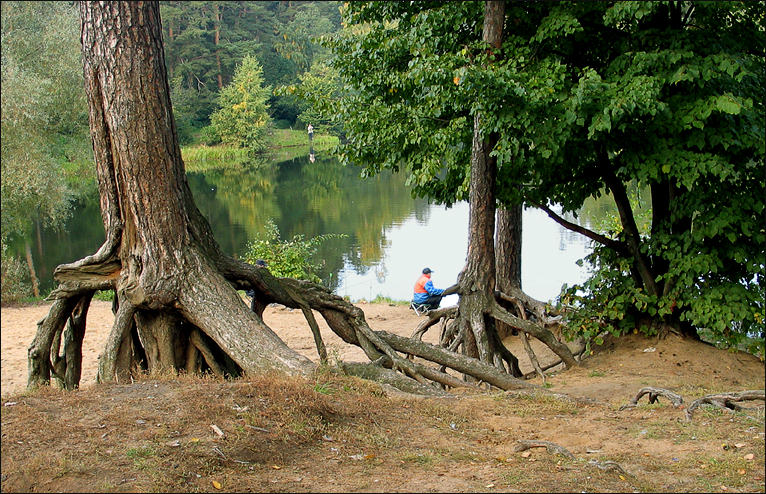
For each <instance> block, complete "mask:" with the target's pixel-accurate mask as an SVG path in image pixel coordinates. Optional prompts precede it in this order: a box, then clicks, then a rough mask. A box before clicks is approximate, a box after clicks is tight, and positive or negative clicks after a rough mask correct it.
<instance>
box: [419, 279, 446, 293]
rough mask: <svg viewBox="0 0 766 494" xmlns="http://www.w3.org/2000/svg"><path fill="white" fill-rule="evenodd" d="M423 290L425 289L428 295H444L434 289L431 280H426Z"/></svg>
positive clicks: (439, 289) (437, 289) (440, 290)
mask: <svg viewBox="0 0 766 494" xmlns="http://www.w3.org/2000/svg"><path fill="white" fill-rule="evenodd" d="M423 288H425V289H426V291H427V292H428V294H429V295H441V294H442V293H444V290H442V289H441V288H436V287H435V286H434V284H433V282H432V281H431V280H428V281H427V282H426V284H425V286H424V287H423Z"/></svg>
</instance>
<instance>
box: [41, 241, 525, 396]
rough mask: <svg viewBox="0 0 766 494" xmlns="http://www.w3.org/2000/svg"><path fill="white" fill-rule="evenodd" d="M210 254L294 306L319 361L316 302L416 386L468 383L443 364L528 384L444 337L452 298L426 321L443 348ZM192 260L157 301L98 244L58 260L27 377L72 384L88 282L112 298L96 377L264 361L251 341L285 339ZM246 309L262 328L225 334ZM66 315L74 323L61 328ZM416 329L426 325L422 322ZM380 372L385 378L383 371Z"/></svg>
mask: <svg viewBox="0 0 766 494" xmlns="http://www.w3.org/2000/svg"><path fill="white" fill-rule="evenodd" d="M218 260H219V262H218V264H217V265H216V268H218V269H220V271H221V272H222V274H224V276H225V278H226V279H227V280H228V281H229V283H231V285H233V288H237V289H242V288H244V289H247V288H252V289H254V290H255V296H256V298H257V299H258V304H257V306H259V307H265V305H267V304H268V303H271V302H277V303H280V304H282V305H285V306H287V307H292V308H300V309H301V310H302V311H303V314H304V316H305V317H306V319H307V321H308V323H309V326H310V327H311V328H312V333H313V334H314V339H315V343H316V344H317V351H318V353H319V356H320V360H322V361H325V362H326V359H327V356H326V350H325V348H324V344H323V342H322V341H321V336H320V335H319V329H318V325H317V323H316V321H315V320H314V316H313V312H312V310H316V311H317V312H319V313H320V314H321V315H322V316H323V317H324V318H325V320H326V321H327V323H328V325H329V326H330V328H331V329H332V330H333V331H334V332H335V333H336V334H337V335H338V336H339V337H341V338H342V339H343V340H344V341H346V342H348V343H351V344H354V345H357V346H359V347H361V348H362V349H363V350H364V352H365V354H366V355H367V356H368V358H370V360H371V361H373V362H377V363H378V364H380V365H378V366H377V367H381V366H382V367H381V368H386V369H392V370H393V371H400V372H401V373H402V374H404V375H405V376H408V377H409V378H411V379H412V380H414V381H416V382H418V383H420V384H421V385H423V386H427V388H423V389H430V388H433V387H434V384H436V385H439V386H441V387H443V388H452V387H459V386H461V387H462V386H475V383H471V382H469V381H465V380H461V379H459V378H458V377H455V376H453V375H450V374H448V373H447V372H446V370H447V369H448V368H449V369H453V370H454V371H456V372H458V373H461V374H464V375H466V376H471V377H472V378H473V379H475V380H478V381H482V382H486V383H488V384H490V385H492V386H495V387H497V388H500V389H503V390H509V389H520V388H528V387H531V386H532V385H531V384H528V383H525V382H523V381H521V380H519V379H517V378H514V377H513V376H511V375H508V374H507V373H506V372H503V371H502V370H501V369H498V368H497V367H496V366H493V365H490V364H487V363H484V362H480V361H478V360H477V359H474V358H471V357H467V356H465V355H461V354H459V353H456V352H455V351H454V350H455V338H450V339H447V338H446V337H447V333H452V334H454V336H455V337H459V336H460V334H461V332H460V331H459V329H458V328H448V327H447V325H446V321H444V320H443V318H445V317H454V314H455V312H456V308H446V309H442V310H440V311H437V313H436V317H432V318H429V321H428V322H427V324H430V325H434V324H436V323H437V322H438V321H439V320H442V339H443V340H444V342H446V341H449V345H450V346H449V348H442V347H439V346H434V345H430V344H427V343H424V342H422V341H419V339H418V338H414V339H410V338H403V337H399V336H397V335H393V334H389V333H386V332H384V331H373V330H372V329H371V328H370V327H369V326H368V324H367V322H366V321H365V318H364V313H363V312H362V310H361V309H359V308H358V307H356V306H354V305H353V304H351V303H349V302H347V301H345V300H344V299H342V298H341V297H338V296H336V295H334V294H332V293H330V292H329V291H328V290H326V289H325V288H324V287H321V286H319V285H316V284H313V283H309V282H305V281H298V280H292V279H277V278H274V277H273V276H272V275H271V274H270V273H269V272H268V270H267V269H262V268H256V267H255V266H251V265H249V264H246V263H243V262H240V261H237V260H234V259H231V258H226V257H225V256H221V257H220V258H218ZM86 261H91V262H86ZM196 266H202V270H201V271H200V270H199V268H198V271H197V272H195V273H190V274H189V278H190V279H193V280H194V284H195V286H194V287H191V286H190V287H189V288H188V289H185V290H182V291H181V292H180V295H181V296H180V297H179V298H178V299H176V300H167V301H163V303H156V302H151V303H148V302H147V299H146V295H145V294H142V292H135V291H134V290H135V288H136V287H135V285H134V283H135V281H133V280H126V279H124V278H121V276H120V273H121V272H122V271H123V270H122V268H121V266H120V265H119V263H115V262H114V257H113V256H110V255H108V253H105V252H104V250H103V249H102V250H100V251H99V253H98V255H95V256H90V257H89V258H85V259H83V260H81V261H78V262H76V263H72V264H69V265H66V266H62V267H60V268H59V269H57V273H58V275H57V281H59V285H58V287H57V288H56V290H54V291H53V292H52V294H51V298H53V299H54V303H53V305H52V307H51V311H50V313H49V314H48V316H47V317H46V318H45V319H43V320H42V321H41V322H40V324H39V325H38V334H37V336H36V337H35V341H34V342H33V343H32V345H31V346H30V349H29V361H30V377H29V384H30V385H31V386H35V385H39V384H47V383H48V382H49V381H50V377H51V374H52V375H53V376H54V377H57V379H58V380H59V381H61V382H63V383H64V385H65V386H66V387H69V388H74V387H76V386H77V385H78V384H79V368H80V366H81V363H80V362H79V361H78V359H80V360H81V358H82V357H81V354H82V350H81V346H82V336H83V334H84V327H85V317H86V315H87V307H88V304H89V303H90V299H91V297H92V295H93V293H94V288H97V289H111V290H115V291H116V293H115V302H116V303H115V305H116V308H117V310H116V316H115V323H114V326H113V327H112V330H111V332H110V334H109V336H108V338H107V342H106V345H105V349H104V352H103V354H102V355H101V359H100V362H99V370H98V380H99V382H107V381H111V380H123V379H126V378H128V377H129V375H130V373H131V372H132V371H134V370H135V369H136V368H138V367H140V366H143V367H144V368H146V369H147V370H149V371H160V370H161V369H165V370H167V368H169V367H172V368H174V369H176V370H185V371H187V372H198V371H200V370H204V369H209V370H210V371H211V372H213V373H215V374H218V375H227V374H228V375H238V374H239V373H241V372H243V371H244V372H247V371H248V370H250V369H253V368H254V367H253V366H255V367H258V368H260V367H263V368H269V367H270V365H266V364H264V363H263V362H261V361H259V360H258V358H259V357H258V356H257V355H256V353H257V352H255V351H253V348H263V347H269V348H267V349H269V350H270V352H267V353H265V354H268V355H270V356H271V358H272V359H273V358H274V357H273V355H274V354H275V353H276V354H277V355H279V354H280V352H281V350H279V348H281V346H283V345H284V344H283V342H282V341H281V340H279V338H278V337H277V336H276V335H275V334H274V333H273V332H272V331H271V330H270V329H269V328H268V327H267V326H265V324H264V323H263V321H262V319H261V318H260V316H259V314H257V311H256V312H254V311H253V310H250V309H248V308H247V306H246V305H245V304H244V303H243V302H242V300H239V299H237V300H236V302H235V301H234V300H229V298H230V297H231V296H233V295H236V292H234V291H231V292H230V293H231V295H229V294H226V295H224V294H223V292H221V290H220V286H219V288H218V289H213V290H211V292H212V296H214V297H223V298H221V300H220V301H218V302H215V301H214V300H210V299H209V297H210V295H211V294H210V293H208V292H207V291H204V290H205V289H204V288H202V286H209V287H212V286H216V285H215V283H214V278H215V276H216V273H215V271H207V272H205V268H204V266H205V263H197V264H196ZM115 269H116V270H115ZM211 277H212V278H211ZM206 281H208V282H207V283H206ZM125 283H127V286H126V285H125ZM118 286H119V287H122V288H118ZM200 293H205V294H206V297H208V300H205V301H203V300H202V299H200V298H199V295H198V294H200ZM137 295H138V296H137ZM201 304H202V305H201ZM222 307H229V308H231V307H234V308H236V310H234V311H233V313H232V311H231V310H227V311H225V312H224V311H219V308H222ZM248 314H249V315H248ZM248 319H251V320H253V322H256V323H257V324H256V325H257V326H259V327H260V328H262V330H260V331H258V332H255V333H250V334H249V335H248V336H247V337H246V338H245V339H243V338H233V337H232V336H231V334H230V333H231V330H230V328H231V327H236V326H237V325H246V324H248V323H249V321H248ZM68 320H70V327H71V328H72V329H71V330H68V331H67V332H64V331H63V328H64V326H65V324H66V321H68ZM428 327H430V326H428ZM421 329H427V327H426V325H423V328H421ZM423 332H424V331H423ZM62 334H64V335H69V334H71V335H72V336H64V341H65V351H64V354H65V356H59V355H58V352H59V345H60V339H61V338H62ZM420 336H422V332H421V333H420ZM54 341H55V342H54ZM67 342H70V343H67ZM179 342H180V344H182V346H183V348H181V349H178V348H176V347H177V346H178V345H179ZM184 342H185V343H184ZM450 348H451V349H450ZM70 355H71V356H70ZM406 356H412V357H417V358H420V359H423V360H426V361H430V362H432V363H435V364H437V366H436V367H434V366H431V365H426V364H424V363H418V362H416V361H412V360H408V359H407V357H406ZM291 358H292V357H288V356H287V353H285V357H284V362H283V363H285V364H286V367H287V368H294V367H296V365H303V364H302V363H301V364H296V363H295V361H293V360H291ZM232 359H233V360H232ZM303 359H305V358H303ZM276 360H279V359H276ZM139 362H140V365H139ZM270 363H272V362H269V364H270ZM261 364H264V365H261ZM283 368H284V367H283ZM349 368H350V367H349ZM368 374H369V372H368ZM384 374H385V375H388V373H387V372H381V371H379V372H378V375H379V376H383V375H384ZM67 375H69V377H67ZM381 378H382V377H381ZM385 379H387V380H390V376H389V377H386V378H385ZM434 389H437V388H434Z"/></svg>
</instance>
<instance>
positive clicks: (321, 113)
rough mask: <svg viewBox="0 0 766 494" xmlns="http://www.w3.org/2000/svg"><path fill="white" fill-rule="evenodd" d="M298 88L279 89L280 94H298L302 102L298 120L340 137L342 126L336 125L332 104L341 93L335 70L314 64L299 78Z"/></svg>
mask: <svg viewBox="0 0 766 494" xmlns="http://www.w3.org/2000/svg"><path fill="white" fill-rule="evenodd" d="M299 79H300V84H299V85H298V86H294V85H293V86H288V87H282V88H279V90H278V93H279V94H296V95H297V96H298V97H299V99H300V100H301V103H300V106H299V107H300V113H299V114H298V118H299V119H300V121H301V122H303V123H304V124H306V125H308V124H309V123H310V124H312V125H313V126H314V128H315V129H317V130H318V129H319V128H320V127H322V128H323V129H326V131H329V132H330V133H332V134H335V135H338V133H339V132H340V130H341V126H340V125H339V124H338V123H334V122H333V120H334V114H333V111H334V106H333V104H332V102H333V101H335V100H336V99H337V98H338V97H339V95H340V93H341V87H340V80H339V79H338V74H337V71H335V69H333V68H332V67H329V66H327V65H324V64H314V65H312V66H311V70H309V71H307V72H305V73H303V74H301V75H300V76H299Z"/></svg>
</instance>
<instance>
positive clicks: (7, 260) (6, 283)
mask: <svg viewBox="0 0 766 494" xmlns="http://www.w3.org/2000/svg"><path fill="white" fill-rule="evenodd" d="M0 267H2V274H0V287H1V288H2V289H1V290H0V291H2V294H1V295H0V298H1V300H0V301H1V302H2V303H3V304H6V303H12V302H18V301H20V300H22V299H24V298H28V297H31V296H32V285H31V284H30V282H29V270H28V269H27V266H26V264H25V263H24V262H23V261H22V260H21V259H19V258H17V257H13V256H11V255H10V254H8V246H7V245H5V242H2V263H0Z"/></svg>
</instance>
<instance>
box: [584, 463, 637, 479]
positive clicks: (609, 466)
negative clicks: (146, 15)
mask: <svg viewBox="0 0 766 494" xmlns="http://www.w3.org/2000/svg"><path fill="white" fill-rule="evenodd" d="M588 464H589V465H593V466H594V467H596V468H599V469H601V470H606V471H609V470H615V471H617V472H620V473H621V474H623V475H627V476H629V477H635V475H633V474H631V473H628V472H626V471H625V469H623V468H622V467H621V466H620V465H619V464H618V463H617V462H614V461H611V460H605V461H598V460H590V461H589V462H588Z"/></svg>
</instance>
